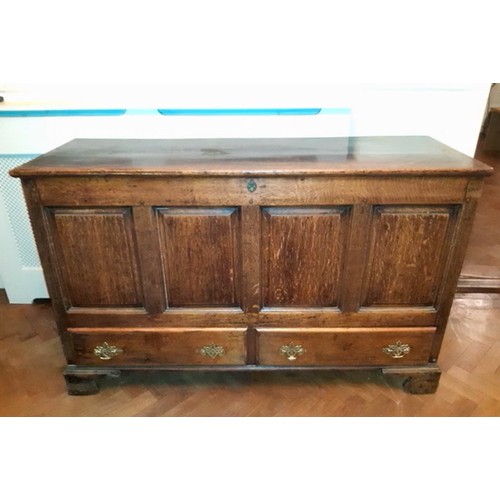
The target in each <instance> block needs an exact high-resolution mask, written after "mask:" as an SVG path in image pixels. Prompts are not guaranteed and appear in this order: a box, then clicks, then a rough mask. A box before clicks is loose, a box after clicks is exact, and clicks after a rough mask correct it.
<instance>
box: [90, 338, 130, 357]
mask: <svg viewBox="0 0 500 500" xmlns="http://www.w3.org/2000/svg"><path fill="white" fill-rule="evenodd" d="M122 352H123V349H120V348H119V347H116V346H115V345H109V344H108V343H107V342H103V343H102V344H101V345H98V346H95V347H94V354H95V355H96V356H97V357H98V358H100V359H111V358H114V357H115V356H118V354H121V353H122Z"/></svg>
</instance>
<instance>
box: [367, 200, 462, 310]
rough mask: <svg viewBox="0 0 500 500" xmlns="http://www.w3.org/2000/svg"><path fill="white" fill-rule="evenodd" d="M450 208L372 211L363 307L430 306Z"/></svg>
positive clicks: (441, 262) (441, 267)
mask: <svg viewBox="0 0 500 500" xmlns="http://www.w3.org/2000/svg"><path fill="white" fill-rule="evenodd" d="M452 213H453V208H452V207H442V208H441V207H376V208H375V210H374V214H373V220H372V226H371V234H370V249H369V255H368V259H367V274H366V284H365V294H364V300H363V306H384V305H390V306H392V305H396V306H397V305H401V306H404V305H406V306H431V305H434V303H435V300H436V294H437V292H438V289H439V285H440V281H441V277H442V275H443V270H444V265H445V263H446V255H445V253H446V249H447V248H448V247H449V229H450V221H451V218H452Z"/></svg>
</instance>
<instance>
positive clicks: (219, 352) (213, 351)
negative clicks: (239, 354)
mask: <svg viewBox="0 0 500 500" xmlns="http://www.w3.org/2000/svg"><path fill="white" fill-rule="evenodd" d="M200 354H201V355H202V356H208V357H209V358H212V359H215V358H217V357H222V356H224V354H226V351H225V350H224V347H222V346H221V345H215V344H210V345H204V346H203V347H202V348H201V349H200Z"/></svg>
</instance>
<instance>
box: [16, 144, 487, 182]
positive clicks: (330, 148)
mask: <svg viewBox="0 0 500 500" xmlns="http://www.w3.org/2000/svg"><path fill="white" fill-rule="evenodd" d="M491 172H492V169H491V168H490V167H488V166H486V165H485V164H483V163H481V162H479V161H477V160H473V159H472V158H470V157H468V156H466V155H464V154H462V153H460V152H458V151H456V150H454V149H452V148H450V147H448V146H445V145H444V144H442V143H440V142H438V141H436V140H434V139H432V138H430V137H420V136H416V137H413V136H408V137H406V136H402V137H345V138H342V137H336V138H295V139H290V138H287V139H75V140H73V141H71V142H68V143H67V144H64V145H62V146H60V147H59V148H57V149H54V150H53V151H50V152H48V153H46V154H44V155H41V156H39V157H37V158H35V159H34V160H32V161H30V162H28V163H26V164H24V165H22V166H19V167H17V168H15V169H13V170H12V171H11V172H10V174H11V175H12V176H14V177H38V176H55V175H57V176H82V175H85V176H89V175H90V176H94V175H97V176H99V175H158V176H185V175H193V176H199V175H210V176H234V175H245V176H267V175H293V176H302V175H308V176H310V175H373V174H378V175H418V174H425V175H470V176H485V175H490V174H491Z"/></svg>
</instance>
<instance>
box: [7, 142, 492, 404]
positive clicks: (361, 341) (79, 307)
mask: <svg viewBox="0 0 500 500" xmlns="http://www.w3.org/2000/svg"><path fill="white" fill-rule="evenodd" d="M489 173H490V169H489V167H486V166H485V165H483V164H481V163H479V162H477V161H475V160H472V159H471V158H469V157H467V156H464V155H463V154H461V153H459V152H457V151H455V150H453V149H450V148H449V147H447V146H445V145H443V144H441V143H438V142H437V141H435V140H433V139H431V138H428V137H371V138H368V137H364V138H363V137H358V138H330V139H327V138H325V139H311V138H307V139H202V140H188V139H185V140H184V139H183V140H157V139H145V140H139V139H138V140H131V139H76V140H74V141H71V142H69V143H68V144H65V145H63V146H61V147H59V148H57V149H55V150H53V151H51V152H49V153H47V154H45V155H43V156H40V157H38V158H36V159H34V160H32V161H31V162H29V163H26V164H25V165H22V166H20V167H18V168H15V169H14V170H13V171H12V172H11V174H12V175H13V176H15V177H20V178H21V179H22V184H23V188H24V193H25V197H26V201H27V205H28V209H29V214H30V217H31V221H32V225H33V230H34V234H35V238H36V242H37V246H38V250H39V253H40V258H41V261H42V266H43V269H44V273H45V277H46V282H47V286H48V289H49V293H50V296H51V299H52V304H53V308H54V311H55V315H56V320H57V326H58V330H59V334H60V338H61V341H62V345H63V347H64V353H65V356H66V359H67V362H68V364H67V368H66V370H65V373H64V375H65V377H66V382H67V387H68V392H69V393H70V394H92V393H95V392H97V391H98V379H99V377H102V376H104V375H111V376H117V375H119V374H120V372H121V371H122V370H133V369H148V370H151V369H158V370H167V369H168V370H170V369H175V370H181V369H189V370H195V369H199V370H264V369H272V370H276V369H295V368H297V369H326V368H328V369H359V368H365V369H366V368H378V369H382V370H383V372H384V373H385V374H388V375H396V376H401V377H403V380H404V386H405V388H406V390H408V391H409V392H412V393H428V392H434V391H435V390H436V388H437V385H438V381H439V376H440V371H439V368H438V366H437V364H436V362H437V358H438V354H439V350H440V346H441V341H442V339H443V334H444V331H445V327H446V323H447V319H448V315H449V311H450V307H451V304H452V300H453V296H454V292H455V288H456V285H457V280H458V277H459V274H460V268H461V265H462V261H463V258H464V254H465V249H466V245H467V239H468V236H469V233H470V229H471V224H472V220H473V216H474V212H475V208H476V203H477V200H478V197H479V195H480V192H481V187H482V183H483V177H484V176H485V175H488V174H489Z"/></svg>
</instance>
